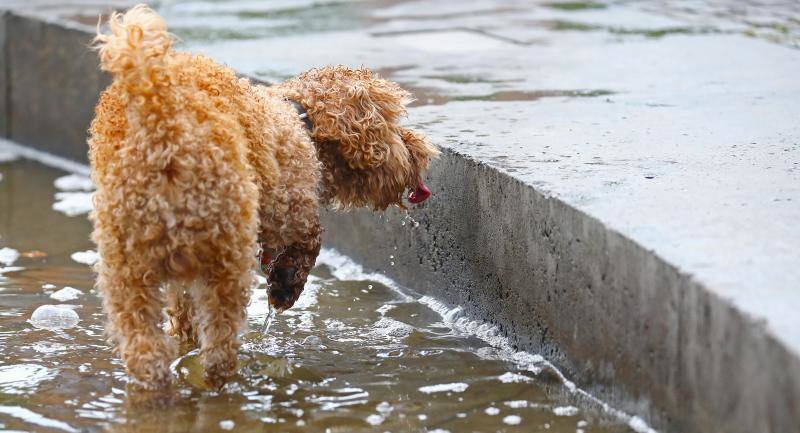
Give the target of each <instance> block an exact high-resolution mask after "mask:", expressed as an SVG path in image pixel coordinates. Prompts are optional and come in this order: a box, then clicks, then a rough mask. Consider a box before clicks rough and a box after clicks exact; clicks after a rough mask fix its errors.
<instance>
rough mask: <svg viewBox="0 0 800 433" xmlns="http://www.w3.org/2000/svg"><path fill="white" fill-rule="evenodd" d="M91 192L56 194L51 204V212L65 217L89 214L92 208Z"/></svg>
mask: <svg viewBox="0 0 800 433" xmlns="http://www.w3.org/2000/svg"><path fill="white" fill-rule="evenodd" d="M92 194H93V193H91V192H75V191H69V192H57V193H56V202H55V203H53V210H55V211H58V212H61V213H63V214H64V215H66V216H76V215H81V214H85V213H89V212H90V211H91V210H92V208H93V205H92Z"/></svg>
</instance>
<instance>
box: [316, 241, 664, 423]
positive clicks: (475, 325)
mask: <svg viewBox="0 0 800 433" xmlns="http://www.w3.org/2000/svg"><path fill="white" fill-rule="evenodd" d="M317 262H318V263H321V264H325V265H328V267H330V268H331V272H332V273H333V274H334V276H335V277H337V278H340V279H345V280H356V281H365V280H371V281H377V282H380V283H381V284H383V285H385V286H387V287H389V288H391V289H393V290H395V291H396V292H397V293H399V294H400V295H401V296H403V297H404V298H407V299H413V297H411V296H409V295H408V294H407V289H405V288H404V287H402V286H401V285H399V284H398V283H397V282H395V281H394V280H392V279H391V278H389V277H387V276H385V275H383V274H380V273H377V272H372V273H370V272H366V271H364V269H363V267H361V265H359V264H357V263H355V262H353V260H352V259H350V258H349V257H346V256H344V255H342V254H340V253H339V252H337V251H336V250H334V249H328V248H326V249H323V250H322V251H321V252H320V258H319V259H317ZM417 301H419V302H420V303H421V304H423V305H426V306H427V307H428V308H430V309H431V310H433V311H434V312H436V313H438V314H439V315H440V316H441V317H442V322H443V323H444V324H445V325H447V326H448V327H450V328H452V329H453V330H455V331H458V332H461V333H464V334H467V335H472V336H475V337H478V338H479V339H481V340H483V341H484V342H486V343H487V344H489V345H490V346H492V347H493V348H494V349H495V355H496V356H497V357H498V358H499V359H505V360H508V361H511V362H513V363H515V364H516V365H517V367H519V368H520V369H521V370H525V371H529V372H532V373H534V374H538V373H539V372H541V371H542V369H548V370H550V371H552V372H553V373H554V374H555V375H556V377H558V379H559V380H560V381H561V383H562V385H563V386H564V388H566V389H567V391H569V392H570V393H571V394H573V395H576V396H578V397H580V398H581V399H582V400H584V401H585V402H588V403H590V404H593V405H595V406H598V407H600V408H601V409H602V410H603V411H604V412H605V413H607V414H608V415H610V416H612V417H614V418H616V419H618V420H620V421H622V422H624V423H626V424H628V426H630V427H631V428H632V429H633V430H634V431H636V433H657V431H656V430H654V429H652V428H651V427H650V426H649V425H647V423H646V422H644V420H642V419H641V418H639V417H636V416H631V415H629V414H627V413H625V412H623V411H621V410H619V409H616V408H613V407H611V406H610V405H609V404H608V403H606V402H604V401H602V400H600V399H599V398H597V397H595V396H594V395H592V394H590V393H588V392H587V391H585V390H583V389H581V388H579V387H578V386H576V385H575V383H574V382H572V381H571V380H569V379H567V377H566V376H565V375H564V373H562V372H561V370H559V369H558V368H557V367H556V366H555V365H553V363H551V362H550V361H548V360H546V359H545V358H544V357H543V356H541V355H539V354H532V353H528V352H525V351H518V350H516V349H514V346H513V345H512V344H511V342H510V341H509V340H508V339H507V338H506V337H505V336H503V335H502V333H501V332H500V331H499V329H498V328H497V327H496V326H493V325H491V324H488V323H485V322H481V321H478V320H471V319H469V318H468V317H466V314H465V313H464V309H463V308H462V307H460V306H456V307H451V306H449V305H447V304H445V303H444V302H441V301H439V300H438V299H436V298H433V297H431V296H422V297H421V298H419V299H417ZM464 385H466V384H464ZM433 386H439V385H433ZM423 388H429V387H423Z"/></svg>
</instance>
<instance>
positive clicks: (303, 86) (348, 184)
mask: <svg viewBox="0 0 800 433" xmlns="http://www.w3.org/2000/svg"><path fill="white" fill-rule="evenodd" d="M280 86H281V87H282V88H284V91H285V93H286V94H287V96H288V97H290V98H292V99H295V100H297V101H298V102H300V103H301V104H303V105H304V106H305V107H306V110H307V112H308V114H309V116H310V117H311V121H312V124H313V131H312V138H313V140H314V142H315V143H316V146H317V150H318V154H319V157H320V160H321V162H322V164H323V166H324V167H325V174H324V177H325V179H324V181H325V189H326V193H327V196H328V198H330V199H331V200H332V201H333V203H334V204H335V205H337V206H338V207H342V208H351V207H361V206H369V207H372V208H375V209H385V208H386V207H388V206H390V205H393V204H396V205H400V206H402V203H403V195H404V193H405V192H407V191H410V194H409V195H408V200H409V202H411V203H421V202H422V201H424V200H425V199H426V198H428V196H429V195H430V191H429V190H428V189H427V187H426V186H425V184H424V182H423V177H424V175H425V172H426V171H427V169H428V161H429V159H430V158H432V157H435V156H437V155H438V154H439V151H438V150H437V149H436V147H434V146H433V145H432V144H431V143H430V142H428V140H427V139H426V138H425V136H424V135H423V134H421V133H419V132H417V131H414V130H412V129H409V128H403V127H401V126H399V123H400V118H401V117H402V116H404V115H405V113H406V109H405V107H406V105H407V104H408V103H409V102H411V100H412V98H411V95H410V94H409V93H408V92H406V91H405V90H403V89H402V88H400V86H398V85H397V84H396V83H393V82H390V81H387V80H384V79H381V78H379V77H377V76H376V75H374V74H372V73H371V72H370V71H369V70H367V69H348V68H345V67H343V66H337V67H327V68H321V69H313V70H311V71H308V72H305V73H303V74H301V75H300V76H298V77H297V78H294V79H292V80H290V81H287V82H286V83H283V84H281V85H280Z"/></svg>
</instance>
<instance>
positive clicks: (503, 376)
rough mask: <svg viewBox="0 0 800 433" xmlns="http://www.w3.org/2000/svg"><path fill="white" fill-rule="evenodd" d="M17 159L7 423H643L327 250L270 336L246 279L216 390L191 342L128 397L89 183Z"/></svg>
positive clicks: (61, 428) (8, 270)
mask: <svg viewBox="0 0 800 433" xmlns="http://www.w3.org/2000/svg"><path fill="white" fill-rule="evenodd" d="M12 155H13V152H8V151H7V149H4V147H3V145H2V143H0V206H2V209H3V210H4V211H3V213H2V219H0V430H2V431H36V432H78V431H84V432H100V431H105V432H128V431H130V432H133V431H135V432H159V433H161V432H172V431H174V432H185V431H192V432H206V431H207V432H218V431H226V430H234V431H241V432H249V431H259V432H262V431H281V432H287V431H320V432H321V431H326V432H352V431H396V432H397V431H403V432H408V431H428V432H439V433H444V432H447V431H453V432H455V431H475V432H478V431H485V432H492V431H498V432H500V431H502V432H515V431H548V432H556V433H566V432H569V433H573V432H577V433H584V432H586V433H588V432H609V433H610V432H643V433H644V432H647V431H648V430H647V426H646V425H645V424H644V423H643V422H642V421H641V420H640V419H638V418H631V417H629V416H627V415H625V414H623V413H621V412H619V411H616V410H615V409H613V408H611V407H609V406H607V405H605V404H604V403H603V402H601V401H599V400H597V399H595V398H594V397H592V396H591V395H589V394H586V393H585V392H584V391H582V390H581V389H579V388H576V386H575V385H574V384H573V383H572V382H570V381H568V380H567V379H566V378H565V377H564V376H563V375H562V374H561V373H560V372H559V371H558V370H556V369H555V368H554V367H553V366H552V365H551V364H550V363H549V362H547V360H545V359H544V358H542V357H541V356H537V355H534V354H530V353H526V352H518V351H515V350H514V349H512V348H511V346H510V345H509V343H508V341H507V340H505V339H504V338H502V337H500V336H499V335H498V332H497V330H496V329H495V328H494V327H493V326H491V325H488V324H483V323H479V322H473V321H469V320H466V319H464V318H463V317H462V316H461V314H460V312H461V309H460V308H457V307H456V308H453V307H451V306H446V305H444V304H442V303H440V302H439V301H437V300H436V299H434V298H431V297H428V296H420V295H418V294H416V293H415V292H414V291H413V290H409V289H405V288H400V287H398V286H397V285H396V284H395V283H393V282H392V281H391V280H389V279H387V278H386V277H385V276H383V275H381V274H367V273H365V272H364V271H362V270H361V268H360V267H359V266H358V265H357V264H355V263H353V262H351V261H350V260H349V259H348V258H346V257H344V256H341V255H339V254H338V253H336V252H335V251H332V250H325V251H323V253H322V255H321V257H320V263H321V264H320V265H319V266H318V267H317V268H316V269H315V271H314V272H313V276H312V277H311V278H310V281H309V285H308V287H307V289H306V290H305V292H304V293H303V295H302V296H301V298H300V299H299V300H298V302H297V304H296V305H295V307H294V308H292V309H291V310H289V311H287V312H286V313H284V314H282V315H280V316H278V317H277V318H276V319H275V320H274V321H273V322H272V323H271V326H270V328H269V330H268V332H267V333H266V335H262V334H261V333H260V331H259V330H260V329H261V327H262V323H263V322H264V319H265V317H266V314H267V303H266V294H265V291H264V286H259V287H258V288H257V289H255V291H254V295H253V301H252V303H251V305H250V306H249V308H248V314H249V323H250V331H249V332H247V333H246V334H245V335H244V341H245V344H244V346H243V348H242V350H241V351H240V369H239V372H238V373H239V374H238V376H237V377H236V379H234V380H232V381H231V382H230V383H228V384H227V385H226V386H225V387H224V388H223V389H222V390H219V391H217V390H210V389H208V388H207V387H206V386H205V383H204V381H203V379H202V372H201V370H200V368H199V364H198V361H197V359H196V356H195V352H188V353H186V350H184V355H183V356H182V357H181V358H180V359H178V360H176V362H175V363H174V364H173V368H174V372H175V374H176V376H177V377H178V378H179V380H178V384H177V386H176V389H175V390H174V393H172V394H169V395H168V396H167V398H166V399H165V398H164V397H163V396H158V398H156V396H154V395H152V394H142V393H141V392H140V393H136V392H129V390H128V389H127V387H126V384H127V379H126V375H125V373H124V368H123V366H122V363H121V361H120V360H119V359H118V358H116V357H114V356H113V355H112V354H111V350H110V347H109V346H108V345H107V344H106V342H105V339H104V336H103V329H104V324H103V321H104V315H103V314H102V311H101V308H100V298H99V297H98V296H97V294H96V292H95V291H94V290H93V282H94V276H93V274H92V273H91V271H90V267H89V265H90V264H92V263H94V262H95V261H96V260H97V255H96V253H94V251H92V248H93V245H92V244H91V242H89V240H88V235H89V231H90V229H91V225H90V223H89V221H88V220H87V218H86V211H87V210H88V207H87V206H86V203H90V199H89V198H88V197H87V196H86V194H88V193H90V191H91V184H90V183H89V182H88V179H87V178H86V177H85V176H83V175H66V173H64V172H63V171H61V170H58V169H55V168H50V167H47V166H44V165H42V164H39V163H37V162H33V161H30V160H26V159H18V158H13V160H12ZM68 215H72V216H68ZM389 265H391V264H389ZM187 350H188V349H187Z"/></svg>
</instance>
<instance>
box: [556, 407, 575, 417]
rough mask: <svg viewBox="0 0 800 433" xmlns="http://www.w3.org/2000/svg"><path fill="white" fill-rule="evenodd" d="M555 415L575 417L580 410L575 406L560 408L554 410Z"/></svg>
mask: <svg viewBox="0 0 800 433" xmlns="http://www.w3.org/2000/svg"><path fill="white" fill-rule="evenodd" d="M553 413H554V414H556V415H557V416H575V415H577V414H578V408H577V407H575V406H559V407H554V408H553Z"/></svg>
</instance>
